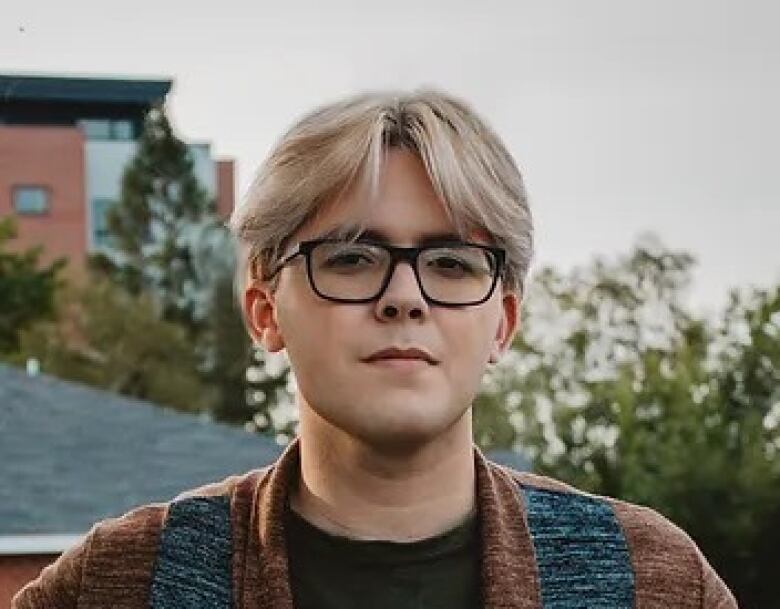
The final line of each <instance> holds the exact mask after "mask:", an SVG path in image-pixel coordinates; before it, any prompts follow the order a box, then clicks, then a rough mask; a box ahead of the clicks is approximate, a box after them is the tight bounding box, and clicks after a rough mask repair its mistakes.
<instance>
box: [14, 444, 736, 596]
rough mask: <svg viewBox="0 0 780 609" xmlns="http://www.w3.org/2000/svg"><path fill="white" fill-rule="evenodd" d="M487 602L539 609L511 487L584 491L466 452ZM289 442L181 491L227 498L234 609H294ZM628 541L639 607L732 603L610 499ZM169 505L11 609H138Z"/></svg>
mask: <svg viewBox="0 0 780 609" xmlns="http://www.w3.org/2000/svg"><path fill="white" fill-rule="evenodd" d="M474 455H475V463H476V484H477V502H478V506H477V507H478V514H479V518H480V524H481V526H480V530H481V536H482V557H481V558H482V561H481V565H482V566H481V569H482V592H483V602H484V607H485V608H486V609H499V608H507V609H508V608H510V607H511V608H518V609H519V608H523V609H541V608H542V606H543V605H542V594H541V590H540V581H539V569H538V567H537V561H536V558H535V554H534V545H533V540H532V537H531V533H530V531H529V524H528V517H527V510H526V506H525V505H524V500H523V496H522V494H521V493H518V485H519V484H520V485H524V486H525V487H527V488H530V489H540V490H547V491H555V492H557V493H566V494H575V495H577V496H580V497H584V496H586V495H585V494H584V493H580V492H579V491H577V490H575V489H572V488H571V487H569V486H567V485H564V484H562V483H560V482H557V481H555V480H551V479H549V478H544V477H541V476H535V475H533V474H527V473H519V472H516V471H513V470H510V469H507V468H505V467H502V466H499V465H497V464H495V463H492V462H490V461H488V460H487V459H485V457H484V456H483V455H482V454H481V453H480V451H479V450H478V449H476V448H475V450H474ZM298 467H299V446H298V441H297V440H296V441H293V442H292V443H291V444H290V446H289V447H288V448H287V450H285V452H284V454H283V455H282V456H281V457H280V458H279V460H278V461H277V462H276V463H275V464H274V465H272V466H270V467H268V468H265V469H261V470H256V471H252V472H249V473H247V474H244V475H242V476H231V477H229V478H227V479H225V480H224V481H222V482H219V483H217V484H212V485H208V486H205V487H202V488H200V489H196V490H194V491H191V492H189V493H187V494H186V496H217V495H227V496H228V497H229V498H230V521H231V522H230V525H231V528H232V595H233V599H234V600H233V603H234V607H235V608H236V609H293V601H292V595H291V591H290V585H289V580H288V572H287V554H286V548H285V536H284V530H283V522H284V519H283V517H282V516H283V512H284V509H285V502H286V497H287V493H288V488H289V486H290V482H291V481H292V480H295V477H296V476H297V475H298ZM598 499H599V500H603V501H605V502H606V504H607V505H609V506H610V507H611V508H612V510H613V512H614V514H615V517H616V520H617V523H618V524H619V527H620V530H621V531H622V534H623V536H624V537H625V540H626V546H627V549H628V554H629V556H630V563H631V568H632V569H633V579H634V606H635V607H638V608H641V609H651V608H652V609H670V608H681V609H682V608H685V609H694V608H695V609H703V608H706V609H731V608H736V606H737V604H736V602H735V600H734V598H733V596H732V595H731V593H730V592H729V590H728V589H727V588H726V586H725V585H724V584H723V582H722V581H721V580H720V578H719V577H718V576H717V574H716V573H715V572H714V570H713V569H712V568H711V567H710V565H709V564H708V563H707V561H706V559H705V558H704V557H703V555H702V554H701V552H700V551H699V550H698V548H697V547H696V545H695V544H694V543H693V542H692V541H691V539H690V538H689V537H688V536H687V535H686V534H685V533H684V532H683V531H681V530H680V529H679V528H677V527H676V526H675V525H673V524H672V523H670V522H669V521H668V520H666V519H665V518H664V517H662V516H661V515H659V514H658V513H656V512H654V511H652V510H650V509H647V508H643V507H638V506H635V505H632V504H629V503H625V502H621V501H616V500H613V499H605V498H598ZM168 506H169V504H152V505H147V506H143V507H140V508H138V509H135V510H133V511H131V512H129V513H128V514H126V515H124V516H122V517H121V518H116V519H110V520H105V521H102V522H100V523H98V524H96V525H95V526H94V527H93V528H92V529H91V530H90V532H89V533H88V534H87V536H86V537H85V538H84V540H83V541H82V542H81V543H80V544H79V545H77V546H76V547H74V548H72V549H71V550H69V551H68V552H66V553H65V554H63V555H62V556H61V557H60V558H59V559H58V560H57V561H56V562H55V563H54V564H53V565H51V566H49V567H46V568H45V569H44V570H43V571H42V573H41V575H40V576H39V577H38V579H36V580H35V581H33V582H31V583H30V584H28V585H27V586H26V587H25V588H24V589H23V590H21V591H20V592H19V593H18V594H17V596H16V597H15V598H14V600H13V602H12V609H34V608H35V609H44V608H45V609H49V608H51V609H53V608H55V607H56V608H58V609H77V608H78V609H98V608H107V607H112V608H114V609H146V608H147V607H149V606H150V584H151V580H152V573H153V569H154V565H155V559H156V556H157V548H158V543H159V540H160V532H161V530H162V527H163V526H164V523H165V518H166V514H167V510H168Z"/></svg>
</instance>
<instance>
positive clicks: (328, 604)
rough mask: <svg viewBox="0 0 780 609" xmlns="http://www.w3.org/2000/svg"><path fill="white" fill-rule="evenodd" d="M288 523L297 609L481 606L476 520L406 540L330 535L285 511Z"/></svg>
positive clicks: (453, 608)
mask: <svg viewBox="0 0 780 609" xmlns="http://www.w3.org/2000/svg"><path fill="white" fill-rule="evenodd" d="M285 526H286V531H287V548H288V554H289V564H290V585H291V586H292V594H293V599H294V602H295V609H352V608H354V609H358V608H360V609H365V608H366V607H371V609H418V608H419V609H423V608H424V609H437V608H438V607H441V608H445V607H446V609H477V608H479V607H481V606H482V603H481V599H480V572H479V543H480V542H479V532H478V521H477V518H476V516H474V517H472V518H470V519H469V520H468V521H467V522H465V523H463V524H462V525H460V526H458V527H456V528H454V529H452V530H451V531H448V532H446V533H443V534H442V535H439V536H436V537H432V538H429V539H423V540H421V541H415V542H411V543H398V542H392V541H356V540H354V539H348V538H345V537H338V536H334V535H331V534H329V533H326V532H325V531H322V530H321V529H319V528H317V527H316V526H314V525H313V524H311V523H309V522H307V521H306V520H304V519H303V518H302V517H301V516H300V515H298V514H296V513H295V512H294V511H292V510H291V509H290V508H289V507H288V508H287V513H286V523H285Z"/></svg>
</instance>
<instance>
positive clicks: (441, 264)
mask: <svg viewBox="0 0 780 609" xmlns="http://www.w3.org/2000/svg"><path fill="white" fill-rule="evenodd" d="M428 267H432V269H433V270H435V271H437V272H439V273H442V274H444V275H448V276H462V275H468V274H471V273H473V272H474V268H473V267H472V266H471V265H470V264H469V263H468V262H467V261H465V260H461V259H460V258H457V257H455V256H451V255H443V254H442V255H438V256H436V257H435V258H431V259H430V260H429V261H428Z"/></svg>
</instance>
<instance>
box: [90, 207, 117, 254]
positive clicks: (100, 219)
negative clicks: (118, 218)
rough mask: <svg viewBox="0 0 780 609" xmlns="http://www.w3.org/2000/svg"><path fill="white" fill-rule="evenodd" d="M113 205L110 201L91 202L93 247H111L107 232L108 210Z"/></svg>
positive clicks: (109, 235) (109, 236)
mask: <svg viewBox="0 0 780 609" xmlns="http://www.w3.org/2000/svg"><path fill="white" fill-rule="evenodd" d="M113 205H114V201H113V200H112V199H93V200H92V238H93V243H94V245H95V247H99V248H104V247H111V245H112V239H111V233H110V232H109V230H108V210H110V209H111V208H112V207H113Z"/></svg>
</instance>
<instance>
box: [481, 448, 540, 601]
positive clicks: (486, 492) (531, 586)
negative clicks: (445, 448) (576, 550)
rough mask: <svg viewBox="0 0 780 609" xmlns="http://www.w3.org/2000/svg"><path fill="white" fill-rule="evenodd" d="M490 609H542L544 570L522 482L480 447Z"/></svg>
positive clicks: (484, 556) (486, 597)
mask: <svg viewBox="0 0 780 609" xmlns="http://www.w3.org/2000/svg"><path fill="white" fill-rule="evenodd" d="M474 458H475V465H476V468H475V469H476V484H477V509H478V513H479V518H480V522H481V537H482V598H483V602H484V609H509V608H512V609H539V608H540V607H541V600H540V598H541V595H540V591H539V578H538V570H537V567H536V560H535V554H534V546H533V542H532V540H531V535H530V532H529V529H528V521H527V518H526V510H525V506H524V505H523V499H522V497H521V495H520V493H519V490H518V487H517V483H516V482H515V481H514V479H513V478H512V477H511V475H510V474H509V473H508V472H506V471H505V470H504V469H503V468H501V467H500V466H498V465H495V464H494V463H491V462H490V461H488V460H487V459H486V458H485V457H484V455H483V454H482V453H481V452H480V450H479V449H478V448H476V447H475V448H474Z"/></svg>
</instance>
